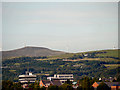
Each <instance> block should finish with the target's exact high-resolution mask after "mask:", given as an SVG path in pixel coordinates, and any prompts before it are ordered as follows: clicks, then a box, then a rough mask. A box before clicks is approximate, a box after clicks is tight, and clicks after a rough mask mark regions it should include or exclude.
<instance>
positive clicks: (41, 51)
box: [2, 47, 65, 59]
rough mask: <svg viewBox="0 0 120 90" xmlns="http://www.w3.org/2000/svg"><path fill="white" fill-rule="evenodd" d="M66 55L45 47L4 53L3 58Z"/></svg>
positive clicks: (25, 48)
mask: <svg viewBox="0 0 120 90" xmlns="http://www.w3.org/2000/svg"><path fill="white" fill-rule="evenodd" d="M61 54H65V52H62V51H55V50H51V49H48V48H44V47H24V48H20V49H16V50H10V51H2V58H3V59H6V58H13V57H21V56H29V57H34V56H35V57H38V56H55V55H61Z"/></svg>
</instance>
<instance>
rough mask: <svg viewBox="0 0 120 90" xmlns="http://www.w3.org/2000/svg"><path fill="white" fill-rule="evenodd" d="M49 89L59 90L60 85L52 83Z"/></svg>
mask: <svg viewBox="0 0 120 90" xmlns="http://www.w3.org/2000/svg"><path fill="white" fill-rule="evenodd" d="M47 90H58V86H57V85H51V86H49V87H48V89H47Z"/></svg>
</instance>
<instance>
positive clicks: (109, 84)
mask: <svg viewBox="0 0 120 90" xmlns="http://www.w3.org/2000/svg"><path fill="white" fill-rule="evenodd" d="M96 83H97V84H100V83H101V82H96ZM104 83H105V84H107V85H108V86H109V87H111V86H113V85H119V84H120V82H104Z"/></svg>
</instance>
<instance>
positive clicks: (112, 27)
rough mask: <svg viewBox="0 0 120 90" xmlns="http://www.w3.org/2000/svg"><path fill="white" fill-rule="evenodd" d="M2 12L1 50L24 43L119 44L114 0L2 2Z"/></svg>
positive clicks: (76, 47) (66, 46)
mask: <svg viewBox="0 0 120 90" xmlns="http://www.w3.org/2000/svg"><path fill="white" fill-rule="evenodd" d="M2 15H3V17H2V19H3V23H2V24H3V33H2V35H3V43H2V44H3V45H2V46H3V48H2V49H3V50H13V49H16V48H21V47H23V46H24V43H26V46H37V47H47V48H50V49H54V50H60V51H68V52H81V51H89V50H99V49H111V48H113V47H116V48H117V47H118V4H117V3H115V2H113V3H105V2H104V3H100V2H99V3H97V2H92V3H82V2H79V3H75V2H74V3H70V2H67V3H65V2H61V3H57V2H51V3H47V2H46V3H43V2H40V3H33V2H32V3H30V2H26V3H25V2H24V3H12V2H11V3H9V2H4V3H3V5H2Z"/></svg>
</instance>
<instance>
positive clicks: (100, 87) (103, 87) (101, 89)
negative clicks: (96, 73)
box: [97, 82, 110, 90]
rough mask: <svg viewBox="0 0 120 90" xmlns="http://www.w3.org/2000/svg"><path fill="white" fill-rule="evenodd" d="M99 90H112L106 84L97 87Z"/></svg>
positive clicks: (102, 83)
mask: <svg viewBox="0 0 120 90" xmlns="http://www.w3.org/2000/svg"><path fill="white" fill-rule="evenodd" d="M97 90H110V88H109V87H108V85H107V84H105V83H104V82H101V83H100V84H99V86H98V87H97Z"/></svg>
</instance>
